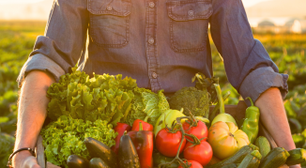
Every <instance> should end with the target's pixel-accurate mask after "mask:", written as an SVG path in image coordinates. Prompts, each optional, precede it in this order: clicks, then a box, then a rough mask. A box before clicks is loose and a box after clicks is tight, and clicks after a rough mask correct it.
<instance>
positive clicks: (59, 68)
mask: <svg viewBox="0 0 306 168" xmlns="http://www.w3.org/2000/svg"><path fill="white" fill-rule="evenodd" d="M86 2H87V1H86V0H54V2H53V6H52V9H51V12H50V16H49V20H48V22H47V26H46V30H45V35H44V36H38V38H37V40H36V42H35V45H34V49H33V51H32V52H31V53H30V55H29V58H28V60H27V61H26V63H25V64H24V65H23V67H22V69H21V71H20V73H19V76H18V78H17V82H18V83H19V86H20V84H21V81H22V80H23V79H24V78H25V77H26V75H27V74H28V73H29V72H30V71H33V70H39V71H45V72H48V73H49V74H51V75H52V76H53V77H54V79H55V80H58V79H59V77H60V76H61V75H63V74H65V73H67V72H69V68H71V67H73V66H75V65H76V64H77V62H78V60H79V59H80V57H81V56H82V55H83V54H84V53H85V48H86V47H85V42H86V37H87V27H88V12H87V5H86Z"/></svg>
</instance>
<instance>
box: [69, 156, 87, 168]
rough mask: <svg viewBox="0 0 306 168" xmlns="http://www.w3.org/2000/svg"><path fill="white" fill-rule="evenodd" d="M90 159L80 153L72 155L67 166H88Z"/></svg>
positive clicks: (74, 167) (75, 167)
mask: <svg viewBox="0 0 306 168" xmlns="http://www.w3.org/2000/svg"><path fill="white" fill-rule="evenodd" d="M88 165H89V163H88V160H87V159H86V158H83V157H82V156H78V155H70V156H69V157H68V159H67V166H68V167H69V168H87V167H88Z"/></svg>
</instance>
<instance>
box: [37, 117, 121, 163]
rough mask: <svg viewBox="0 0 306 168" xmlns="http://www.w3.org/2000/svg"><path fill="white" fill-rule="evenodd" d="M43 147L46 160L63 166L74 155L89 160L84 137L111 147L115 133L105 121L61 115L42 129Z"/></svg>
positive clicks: (113, 143) (111, 126)
mask: <svg viewBox="0 0 306 168" xmlns="http://www.w3.org/2000/svg"><path fill="white" fill-rule="evenodd" d="M41 134H42V136H43V145H44V146H45V148H46V149H45V154H46V157H47V160H48V161H49V162H51V163H52V164H55V165H58V166H65V167H67V165H66V160H67V158H68V156H70V155H72V154H75V155H79V156H83V157H85V158H88V159H89V153H88V151H87V150H86V146H85V144H84V143H83V141H84V139H85V138H86V137H92V138H94V139H97V140H98V141H101V142H103V143H104V144H106V145H107V146H109V147H111V146H113V145H115V143H116V142H115V140H114V139H115V137H116V136H117V133H116V132H115V131H114V130H113V125H112V124H107V121H103V120H100V119H98V120H96V121H95V122H91V121H84V120H82V119H73V118H71V117H69V116H65V115H62V116H60V117H59V118H58V120H57V121H55V122H52V123H50V124H48V125H47V126H46V127H45V128H43V129H42V131H41Z"/></svg>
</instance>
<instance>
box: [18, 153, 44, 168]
mask: <svg viewBox="0 0 306 168" xmlns="http://www.w3.org/2000/svg"><path fill="white" fill-rule="evenodd" d="M13 167H14V168H41V167H40V166H39V165H38V163H37V160H36V158H35V157H34V156H32V155H31V153H30V152H29V151H21V152H19V153H17V154H16V155H15V156H14V157H13Z"/></svg>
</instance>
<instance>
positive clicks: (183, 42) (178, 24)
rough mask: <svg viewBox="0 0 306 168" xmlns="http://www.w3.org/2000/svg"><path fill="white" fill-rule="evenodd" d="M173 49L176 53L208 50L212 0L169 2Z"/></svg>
mask: <svg viewBox="0 0 306 168" xmlns="http://www.w3.org/2000/svg"><path fill="white" fill-rule="evenodd" d="M167 12H168V16H169V18H170V19H169V20H170V30H169V32H170V40H171V48H172V49H173V50H174V51H176V52H195V51H201V50H204V49H205V48H206V44H207V30H208V18H209V17H210V16H211V15H212V4H211V2H210V0H202V1H201V0H196V1H172V2H167Z"/></svg>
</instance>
